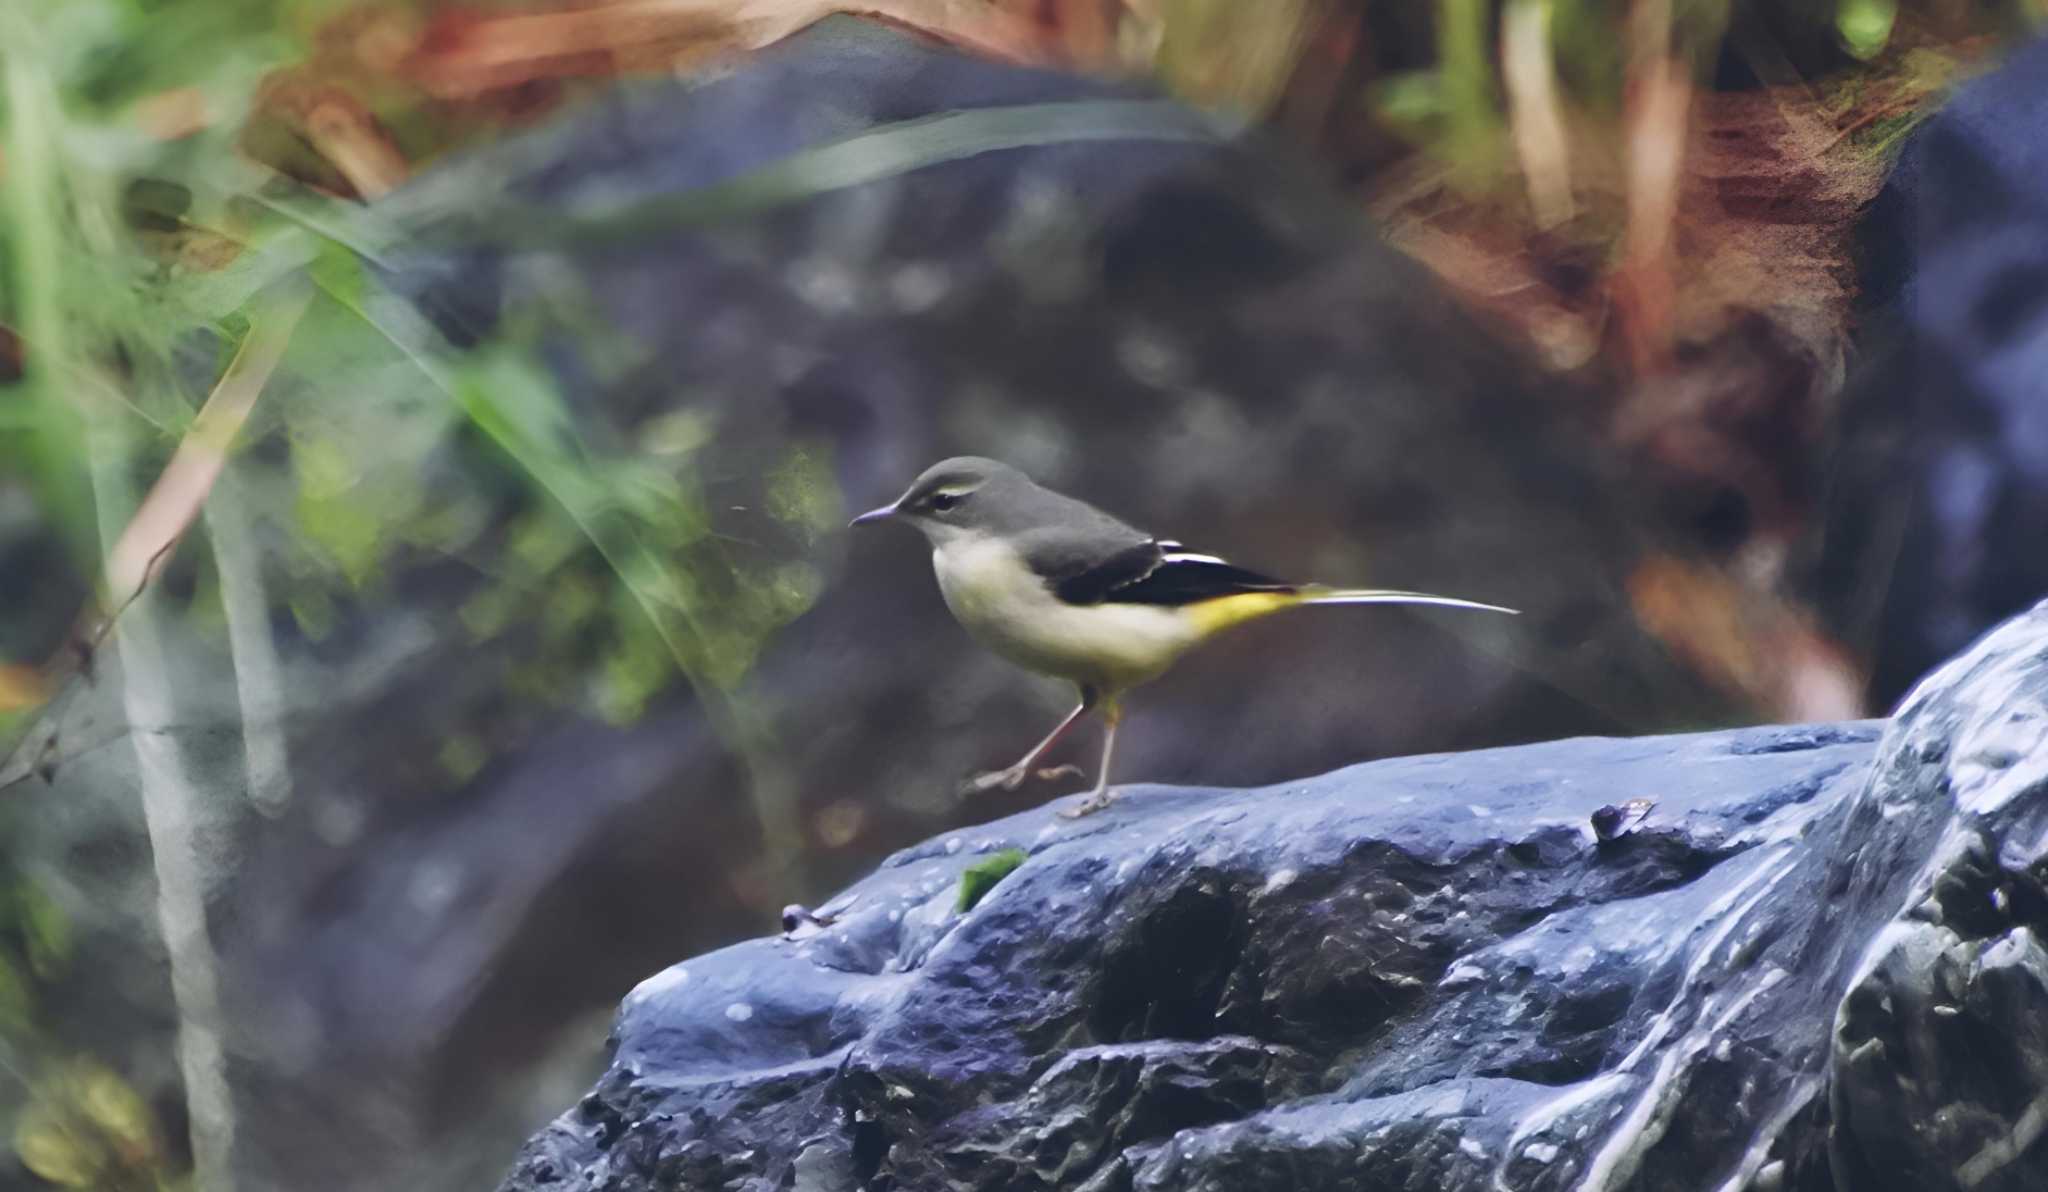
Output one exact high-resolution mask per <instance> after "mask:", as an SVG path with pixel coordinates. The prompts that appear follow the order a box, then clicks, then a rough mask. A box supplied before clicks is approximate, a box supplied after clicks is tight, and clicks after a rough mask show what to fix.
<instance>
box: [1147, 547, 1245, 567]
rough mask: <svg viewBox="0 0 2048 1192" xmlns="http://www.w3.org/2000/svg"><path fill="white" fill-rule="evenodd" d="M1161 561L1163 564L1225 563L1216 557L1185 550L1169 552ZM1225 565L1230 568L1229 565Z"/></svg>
mask: <svg viewBox="0 0 2048 1192" xmlns="http://www.w3.org/2000/svg"><path fill="white" fill-rule="evenodd" d="M1159 561H1160V562H1162V563H1223V560H1222V559H1219V558H1217V557H1216V556H1215V555H1198V554H1195V553H1194V552H1193V551H1184V550H1177V551H1169V552H1167V553H1166V554H1165V555H1164V556H1162V557H1161V558H1160V560H1159ZM1223 565H1224V566H1226V567H1227V566H1229V564H1228V563H1224V564H1223Z"/></svg>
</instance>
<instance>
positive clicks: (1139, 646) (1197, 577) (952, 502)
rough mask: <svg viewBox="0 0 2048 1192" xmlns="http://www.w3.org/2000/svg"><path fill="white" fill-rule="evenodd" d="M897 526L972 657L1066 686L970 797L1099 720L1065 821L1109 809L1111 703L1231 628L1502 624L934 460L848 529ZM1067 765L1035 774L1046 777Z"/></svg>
mask: <svg viewBox="0 0 2048 1192" xmlns="http://www.w3.org/2000/svg"><path fill="white" fill-rule="evenodd" d="M880 521H905V522H909V523H910V524H911V525H912V526H915V527H916V528H917V529H918V531H919V532H920V533H922V534H923V535H924V536H925V538H926V540H927V541H929V542H930V543H931V545H932V567H933V570H935V571H936V572H937V573H938V577H939V591H940V593H941V594H942V595H943V596H944V597H945V600H946V607H947V608H950V609H952V610H953V616H954V617H955V618H957V619H958V620H959V622H960V624H961V625H963V626H965V627H966V629H967V632H968V633H969V634H970V635H972V636H973V637H974V639H975V640H976V641H979V642H980V643H981V644H982V645H984V646H987V647H988V648H989V649H991V650H993V651H995V652H996V653H997V654H1000V655H1002V656H1003V657H1004V658H1007V659H1009V660H1010V661H1012V662H1014V663H1017V664H1018V665H1019V666H1022V667H1025V668H1027V669H1029V670H1034V671H1038V672H1039V673H1041V674H1046V675H1052V676H1055V677H1057V678H1062V679H1066V680H1068V681H1070V682H1072V683H1074V684H1075V685H1076V686H1078V687H1079V688H1080V689H1081V703H1080V706H1079V707H1077V708H1075V709H1074V710H1073V711H1072V712H1070V713H1068V715H1067V718H1066V719H1065V720H1062V721H1060V723H1059V725H1058V726H1057V727H1055V728H1054V729H1053V730H1052V732H1051V733H1050V734H1048V735H1047V736H1046V738H1045V740H1043V741H1040V742H1039V743H1038V744H1037V745H1035V746H1033V747H1032V749H1031V752H1029V753H1027V754H1025V755H1024V756H1023V757H1022V758H1020V759H1019V760H1018V762H1017V764H1016V765H1014V766H1011V767H1009V768H1008V769H1004V770H996V771H993V772H990V773H987V774H983V775H981V776H979V777H977V778H975V779H973V780H971V781H970V782H969V783H968V784H967V785H968V789H969V790H972V791H987V790H995V789H997V788H1001V789H1003V790H1015V789H1017V787H1018V786H1019V785H1021V784H1022V783H1023V781H1024V779H1025V778H1026V777H1027V776H1029V775H1030V774H1031V773H1032V772H1033V770H1034V768H1035V767H1036V766H1037V765H1038V762H1039V760H1040V759H1041V758H1043V757H1044V756H1045V755H1046V753H1047V752H1048V751H1050V750H1051V749H1052V747H1053V746H1054V745H1056V744H1058V743H1059V740H1060V738H1061V737H1063V736H1065V735H1066V733H1067V730H1069V729H1071V728H1073V727H1074V725H1075V724H1076V723H1078V722H1079V721H1080V719H1081V718H1082V717H1083V716H1085V715H1087V714H1088V713H1089V712H1090V711H1093V710H1095V709H1098V708H1099V709H1101V711H1102V720H1103V724H1104V726H1105V731H1104V735H1103V741H1102V767H1101V770H1100V771H1099V773H1098V774H1097V776H1096V780H1095V789H1094V790H1093V791H1092V792H1090V794H1089V796H1088V798H1087V799H1086V800H1084V801H1083V802H1082V803H1081V804H1080V805H1079V806H1077V807H1075V808H1074V809H1072V810H1071V811H1066V812H1062V813H1061V814H1063V815H1067V816H1069V817H1075V816H1082V815H1087V814H1089V813H1090V812H1094V811H1100V810H1101V809H1102V808H1104V807H1106V806H1108V805H1109V801H1110V799H1111V798H1112V796H1111V795H1110V793H1109V764H1110V759H1111V758H1112V757H1113V756H1114V755H1115V751H1116V726H1117V721H1118V720H1120V719H1121V718H1122V707H1121V705H1120V703H1119V700H1120V698H1121V697H1122V695H1123V694H1124V692H1126V691H1129V690H1130V689H1131V688H1133V687H1136V686H1138V685H1139V684H1141V683H1146V682H1149V681H1151V680H1153V679H1156V678H1158V677H1159V676H1160V675H1161V674H1163V673H1165V671H1166V669H1167V668H1168V667H1170V666H1172V665H1173V663H1174V661H1175V660H1176V659H1178V658H1179V657H1180V656H1181V655H1182V654H1184V653H1186V652H1187V651H1188V650H1190V649H1192V648H1193V647H1195V646H1197V645H1199V644H1201V643H1202V642H1204V641H1207V640H1208V639H1209V638H1211V637H1214V636H1215V635H1216V634H1218V633H1221V632H1223V631H1224V630H1225V629H1228V628H1230V627H1231V626H1233V625H1238V624H1242V623H1243V622H1245V621H1249V620H1252V619H1254V618H1257V617H1263V616H1266V615H1267V614H1269V613H1276V612H1279V611H1280V610H1282V609H1287V608H1296V607H1299V606H1301V605H1305V604H1435V605H1442V606H1444V607H1447V608H1476V609H1485V610H1487V611H1490V612H1497V613H1512V612H1514V611H1515V610H1514V609H1511V608H1502V607H1500V606H1499V605H1496V604H1480V603H1478V602H1477V601H1472V600H1457V599H1453V598H1452V597H1449V596H1432V595H1429V594H1428V593H1426V592H1397V591H1391V590H1388V589H1384V588H1330V587H1325V586H1323V585H1321V584H1289V583H1282V582H1281V581H1279V580H1276V579H1272V578H1270V577H1267V576H1264V575H1260V574H1259V573H1258V572H1256V571H1247V570H1246V569H1244V568H1242V567H1238V566H1234V565H1232V564H1230V563H1227V562H1225V561H1223V560H1222V559H1220V558H1217V557H1216V556H1215V555H1205V554H1199V553H1197V552H1195V551H1191V550H1188V549H1187V548H1186V547H1184V546H1182V545H1181V544H1180V543H1178V542H1175V541H1172V540H1171V539H1166V538H1154V537H1153V536H1152V535H1150V534H1147V533H1145V532H1144V531H1142V530H1137V529H1133V528H1132V527H1130V526H1127V525H1125V524H1124V523H1122V522H1120V521H1118V520H1117V519H1115V518H1113V517H1111V516H1110V515H1108V514H1107V513H1104V512H1102V511H1101V510H1099V509H1097V508H1095V507H1094V506H1092V505H1089V504H1086V503H1084V502H1081V501H1077V500H1075V499H1074V498H1072V497H1066V496H1061V495H1060V494H1059V493H1056V492H1053V491H1052V490H1050V489H1047V488H1041V487H1040V486H1038V485H1037V484H1035V483H1033V482H1032V480H1031V478H1030V477H1028V476H1026V475H1024V473H1022V472H1019V471H1018V470H1017V469H1015V468H1013V467H1011V466H1009V465H1008V464H1004V463H998V462H997V461H995V460H992V459H979V458H976V457H974V456H960V457H958V458H955V459H949V460H943V461H941V462H939V463H936V464H933V465H932V466H931V467H929V468H927V469H925V473H924V475H922V476H919V477H918V478H917V480H916V481H915V482H913V483H912V484H911V486H910V488H909V489H908V490H907V491H906V492H904V494H903V495H902V496H901V497H898V498H897V499H896V500H895V502H893V503H892V504H888V505H884V506H882V507H881V508H880V509H876V510H872V511H870V512H867V513H863V514H861V515H860V516H859V517H856V518H854V519H853V523H852V524H853V525H856V526H865V525H872V524H873V523H875V522H880ZM1068 769H1071V768H1070V767H1059V768H1056V769H1051V770H1042V771H1039V774H1040V776H1041V777H1052V776H1053V775H1056V774H1058V773H1061V772H1062V771H1065V770H1068Z"/></svg>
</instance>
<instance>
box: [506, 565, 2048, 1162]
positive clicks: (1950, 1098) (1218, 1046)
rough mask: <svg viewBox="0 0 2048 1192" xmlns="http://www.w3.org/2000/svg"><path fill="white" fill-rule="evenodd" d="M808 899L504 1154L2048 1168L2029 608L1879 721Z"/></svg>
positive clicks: (1039, 845) (2043, 782) (2043, 774)
mask: <svg viewBox="0 0 2048 1192" xmlns="http://www.w3.org/2000/svg"><path fill="white" fill-rule="evenodd" d="M1634 799H1652V800H1655V805H1654V807H1652V808H1651V809H1650V811H1649V812H1648V814H1647V816H1645V817H1644V818H1642V819H1641V820H1640V822H1637V823H1634V824H1633V825H1631V826H1627V827H1626V828H1625V830H1624V831H1622V832H1621V834H1619V835H1617V836H1615V837H1614V838H1612V839H1607V840H1602V839H1599V838H1598V836H1596V834H1595V832H1594V831H1593V829H1592V827H1591V822H1590V821H1591V819H1592V817H1593V816H1594V814H1595V812H1596V811H1598V810H1599V809H1600V808H1602V807H1603V806H1607V805H1612V804H1621V803H1625V802H1627V801H1629V800H1634ZM1013 846H1014V847H1020V848H1024V849H1027V850H1029V853H1030V856H1029V859H1028V860H1027V861H1026V862H1025V863H1024V864H1023V865H1022V866H1021V867H1020V868H1018V869H1017V870H1016V871H1014V872H1013V873H1012V874H1010V875H1009V876H1008V877H1006V878H1005V879H1003V880H1002V881H1001V882H1000V883H999V884H998V885H996V886H995V887H994V889H993V890H992V891H991V892H990V893H988V894H987V896H986V897H985V898H984V899H983V900H982V901H981V902H980V903H979V904H978V905H977V906H975V907H974V908H973V909H972V910H971V911H969V912H968V913H966V914H964V915H963V914H958V913H956V912H955V909H954V905H955V890H956V886H957V884H958V879H959V875H960V873H961V872H962V871H963V870H964V869H966V868H967V867H968V866H970V865H972V864H974V863H975V862H976V861H977V859H979V858H981V857H983V856H984V855H986V854H987V853H989V852H991V851H992V850H995V849H999V848H1004V847H1013ZM820 911H821V913H822V914H823V915H824V916H826V917H828V918H830V919H831V922H830V923H829V924H828V925H826V926H823V927H822V928H819V927H810V926H806V927H804V928H802V929H801V931H800V932H799V933H796V935H793V936H791V937H783V938H774V939H761V940H754V941H751V942H748V943H743V944H739V945H736V946H734V947H731V948H727V949H724V950H721V951H718V952H714V953H711V954H709V955H706V956H702V957H698V958H696V959H694V960H691V961H688V962H686V963H684V964H679V965H676V966H675V967H673V968H670V969H668V970H666V971H664V972H662V973H660V974H657V975H656V976H654V977H652V978H650V979H649V980H647V981H646V982H644V983H642V984H641V985H640V986H639V988H637V989H636V990H634V992H633V993H632V995H631V996H629V997H628V998H627V999H626V1001H625V1004H624V1006H623V1008H622V1010H621V1012H620V1015H619V1018H618V1023H617V1028H616V1033H615V1036H614V1042H615V1045H616V1050H615V1053H614V1056H613V1060H612V1064H611V1067H610V1070H609V1071H608V1072H607V1073H606V1074H605V1076H604V1078H603V1079H602V1080H601V1081H600V1082H599V1083H598V1085H597V1087H596V1089H595V1090H593V1091H592V1092H591V1093H590V1095H589V1096H588V1097H586V1098H585V1099H584V1100H583V1101H582V1103H581V1104H580V1105H578V1106H577V1107H576V1108H575V1109H573V1110H571V1111H570V1112H568V1113H567V1114H565V1115H563V1116H562V1117H561V1118H560V1119H558V1120H557V1121H556V1122H555V1123H554V1124H553V1125H551V1126H549V1127H548V1128H547V1129H546V1130H545V1131H543V1132H542V1133H541V1134H540V1135H539V1136H537V1137H536V1138H535V1139H533V1141H532V1142H531V1143H530V1144H529V1145H528V1147H527V1149H526V1151H525V1152H524V1154H522V1155H521V1157H520V1158H519V1160H518V1162H517V1165H516V1167H515V1168H514V1170H513V1173H512V1175H511V1176H510V1178H509V1179H508V1180H507V1181H506V1183H505V1185H504V1186H505V1188H506V1189H508V1190H514V1189H516V1190H522V1192H524V1190H530V1189H532V1190H537V1189H543V1188H548V1189H554V1188H592V1189H595V1188H604V1189H616V1190H621V1192H626V1190H635V1189H656V1188H729V1189H736V1190H738V1189H746V1190H754V1189H770V1188H791V1187H794V1188H800V1189H806V1190H814V1192H827V1190H839V1189H845V1190H851V1189H854V1188H864V1189H920V1190H923V1189H952V1188H973V1189H991V1190H992V1189H1054V1188H1087V1189H1091V1190H1097V1192H1110V1190H1126V1189H1129V1190H1135V1189H1169V1188H1171V1189H1214V1190H1216V1192H1224V1190H1239V1189H1344V1190H1346V1192H1356V1190H1360V1189H1414V1190H1417V1192H1420V1190H1422V1189H1430V1190H1439V1189H1453V1190H1457V1189H1472V1190H1479V1189H1503V1188H1505V1189H1518V1190H1520V1189H1532V1190H1533V1189H1565V1188H1572V1189H1585V1190H1589V1192H1597V1190H1601V1189H1620V1188H1630V1189H1720V1188H1729V1189H1742V1188H1755V1189H1803V1190H1810V1192H1821V1190H1824V1189H1855V1190H1864V1189H1890V1188H1913V1189H1951V1188H1953V1189H1964V1188H1970V1189H1976V1190H1979V1192H1988V1190H1992V1189H2011V1190H2014V1192H2018V1190H2020V1189H2030V1190H2038V1189H2039V1188H2042V1187H2044V1186H2048V1142H2044V1141H2043V1140H2042V1138H2041V1135H2042V1134H2043V1133H2044V1130H2043V1127H2044V1124H2048V951H2044V949H2043V945H2042V942H2041V934H2042V933H2043V932H2044V931H2048V605H2043V606H2041V607H2038V608H2036V609H2035V610H2033V611H2032V612H2030V613H2028V614H2026V615H2024V616H2022V617H2020V618H2018V619H2016V620H2013V621H2011V622H2009V623H2008V624H2006V625H2005V626H2003V627H2002V628H2000V629H1998V630H1996V631H1995V632H1993V633H1992V634H1991V635H1989V636H1988V637H1986V638H1985V639H1984V640H1983V641H1981V642H1980V643H1979V644H1978V645H1977V646H1976V647H1975V648H1973V649H1972V650H1971V651H1970V652H1969V653H1968V654H1966V655H1965V656H1963V657H1962V658H1960V659H1959V660H1957V661H1955V662H1953V663H1951V664H1950V665H1949V666H1947V667H1946V668H1944V669H1942V670H1941V671H1939V672H1938V673H1936V674H1935V675H1933V676H1932V677H1931V678H1929V679H1928V680H1926V681H1925V682H1924V683H1923V684H1922V685H1921V686H1920V687H1919V688H1918V689H1917V691H1916V692H1915V693H1914V694H1913V695H1912V696H1911V697H1910V698H1909V700H1908V701H1907V703H1906V704H1905V705H1904V707H1903V708H1902V709H1901V711H1900V712H1899V713H1898V715H1897V716H1896V717H1895V718H1894V719H1893V720H1892V721H1890V722H1865V723H1852V724H1838V725H1809V726H1794V727H1770V728H1756V729H1743V730H1738V731H1733V732H1720V733H1708V734H1700V735H1692V736H1672V737H1652V738H1642V739H1636V740H1607V739H1579V740H1567V741H1558V742H1553V743H1549V744H1543V745H1529V746H1520V747H1515V748H1509V749H1496V750H1487V751H1480V752H1472V753H1463V754H1445V755H1436V756H1426V757H1412V758H1399V759H1393V760H1388V761H1380V762H1373V763H1369V764H1365V765H1360V766H1354V767H1351V768H1348V769H1344V770H1339V771H1336V772H1334V773H1331V774H1327V775H1324V776H1322V777H1319V778H1313V779H1308V780H1304V781H1300V782H1290V783H1284V784H1281V785H1277V786H1271V787H1266V788H1262V789H1257V790H1202V789H1168V788H1163V787H1136V788H1131V789H1130V790H1128V791H1127V792H1126V793H1125V795H1124V797H1123V798H1122V799H1121V800H1120V801H1119V802H1118V803H1117V804H1116V805H1115V806H1113V807H1112V809H1111V810H1109V811H1108V812H1105V813H1103V814H1102V815H1100V816H1097V817H1094V818H1090V819H1085V820H1081V821H1067V820H1063V819H1059V818H1057V817H1055V816H1054V815H1053V814H1052V811H1051V810H1050V809H1041V810H1037V811H1031V812H1026V813H1024V814H1021V815H1016V816H1012V817H1010V818H1008V819H1003V820H999V821H997V822H995V823H991V824H988V825H985V826H983V827H980V828H976V829H970V830H967V831H963V832H960V833H958V834H956V835H951V836H947V837H943V838H939V839H934V840H932V841H930V842H928V843H926V844H924V845H921V846H919V847H917V848H913V849H910V850H907V851H905V852H902V853H899V854H897V855H896V856H894V857H892V858H890V859H889V860H888V861H887V862H886V863H885V864H884V865H883V866H882V868H881V869H880V870H879V871H878V872H877V873H875V874H874V875H873V876H872V877H870V878H868V879H867V880H865V881H863V882H860V883H858V884H856V885H854V886H852V887H851V888H849V889H847V890H846V891H845V892H844V893H842V894H840V895H839V896H838V897H837V898H835V899H833V900H832V902H831V903H829V904H827V905H826V906H824V907H821V908H820ZM798 936H800V938H799V937H798Z"/></svg>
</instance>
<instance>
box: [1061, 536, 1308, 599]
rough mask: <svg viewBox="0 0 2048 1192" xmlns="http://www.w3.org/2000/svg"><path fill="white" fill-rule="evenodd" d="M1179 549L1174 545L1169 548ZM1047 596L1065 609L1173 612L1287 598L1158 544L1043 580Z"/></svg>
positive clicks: (1250, 576)
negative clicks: (1260, 596)
mask: <svg viewBox="0 0 2048 1192" xmlns="http://www.w3.org/2000/svg"><path fill="white" fill-rule="evenodd" d="M1172 546H1173V547H1174V548H1179V547H1180V544H1179V543H1178V542H1176V543H1173V544H1172ZM1047 579H1048V581H1049V582H1050V583H1051V584H1052V590H1053V593H1054V594H1055V595H1057V596H1058V597H1059V598H1060V599H1061V600H1064V601H1066V602H1067V603H1069V604H1157V605H1166V606H1169V607H1170V606H1175V605H1183V604H1194V603H1197V602H1199V601H1203V600H1214V599H1216V598H1217V597H1219V596H1235V595H1238V594H1240V593H1243V592H1292V591H1294V590H1295V586H1294V585H1293V584H1286V583H1281V582H1280V581H1279V580H1276V579H1274V578H1273V577H1271V576H1268V575H1261V574H1259V573H1258V572H1256V571H1250V570H1247V569H1245V568H1243V567H1239V566H1236V565H1235V564H1231V563H1225V562H1223V561H1222V560H1220V559H1213V558H1209V557H1207V556H1203V555H1191V554H1186V553H1183V552H1182V551H1180V550H1179V549H1174V550H1169V549H1167V545H1166V544H1165V543H1162V542H1159V541H1150V542H1141V543H1138V544H1137V545H1135V546H1131V547H1127V548H1125V549H1124V550H1121V551H1118V552H1117V553H1115V554H1113V555H1111V556H1110V557H1109V558H1107V559H1104V560H1102V561H1101V562H1099V563H1096V564H1095V565H1094V566H1092V567H1089V568H1086V569H1085V570H1080V571H1077V572H1075V573H1073V574H1070V575H1067V576H1048V577H1047Z"/></svg>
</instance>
